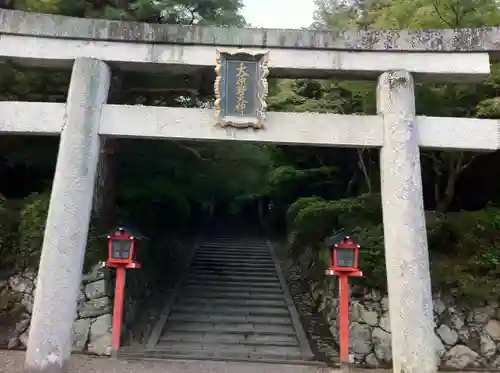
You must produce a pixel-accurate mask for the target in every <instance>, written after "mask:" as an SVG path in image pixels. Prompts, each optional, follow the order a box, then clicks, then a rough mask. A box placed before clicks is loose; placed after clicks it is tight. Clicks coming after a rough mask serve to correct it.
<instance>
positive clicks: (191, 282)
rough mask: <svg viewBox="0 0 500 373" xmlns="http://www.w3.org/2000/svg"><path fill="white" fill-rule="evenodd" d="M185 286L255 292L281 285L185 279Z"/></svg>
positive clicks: (276, 287) (278, 287)
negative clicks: (220, 287)
mask: <svg viewBox="0 0 500 373" xmlns="http://www.w3.org/2000/svg"><path fill="white" fill-rule="evenodd" d="M186 284H187V285H200V284H204V285H206V286H208V287H210V286H227V287H228V288H232V287H246V288H247V289H252V290H256V289H257V288H273V289H279V290H280V291H282V289H281V284H280V283H279V282H277V281H270V282H258V281H241V280H238V281H236V280H219V281H217V280H208V279H201V278H199V277H193V278H189V277H188V278H187V279H186Z"/></svg>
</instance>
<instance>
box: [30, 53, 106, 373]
mask: <svg viewBox="0 0 500 373" xmlns="http://www.w3.org/2000/svg"><path fill="white" fill-rule="evenodd" d="M109 81H110V70H109V68H108V66H107V65H106V64H105V63H104V62H102V61H98V60H95V59H90V58H82V59H77V60H76V61H75V63H74V65H73V72H72V75H71V82H70V87H69V92H68V101H67V104H66V122H65V125H64V127H63V129H62V132H61V139H60V143H59V153H58V156H57V164H56V170H55V175H54V181H53V185H52V194H51V197H50V207H49V212H48V216H47V222H46V227H45V235H44V239H43V247H42V255H41V259H40V269H39V273H38V280H37V287H36V296H35V302H34V307H33V317H32V319H31V327H30V333H29V341H28V350H27V353H26V362H25V372H29V373H67V372H68V371H69V359H70V355H71V344H72V328H73V322H74V320H75V315H76V303H77V295H78V292H79V288H80V281H81V276H82V268H83V261H84V256H85V247H86V244H87V233H88V229H89V220H90V211H91V207H92V194H93V191H94V179H95V174H96V166H97V161H98V157H99V135H98V128H99V122H100V120H101V111H102V106H103V104H105V103H106V101H107V97H108V90H109Z"/></svg>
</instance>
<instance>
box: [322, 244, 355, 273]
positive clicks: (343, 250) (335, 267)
mask: <svg viewBox="0 0 500 373" xmlns="http://www.w3.org/2000/svg"><path fill="white" fill-rule="evenodd" d="M358 258H359V245H358V244H357V243H356V242H355V241H354V239H353V238H352V237H350V236H344V237H343V238H341V239H340V241H339V242H337V243H335V244H333V245H332V246H331V247H330V263H329V269H328V274H329V275H334V274H336V273H345V274H349V275H351V276H353V275H355V274H356V273H359V268H358Z"/></svg>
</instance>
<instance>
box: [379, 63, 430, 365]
mask: <svg viewBox="0 0 500 373" xmlns="http://www.w3.org/2000/svg"><path fill="white" fill-rule="evenodd" d="M377 110H378V114H379V115H380V116H381V117H382V118H383V123H384V146H383V148H382V149H381V152H380V178H381V194H382V209H383V222H384V239H385V261H386V268H387V283H388V290H389V312H390V321H391V330H392V355H393V364H394V366H393V371H394V372H395V373H403V372H404V373H434V372H436V371H437V364H436V363H437V361H436V355H435V347H434V341H435V339H434V319H433V309H432V292H431V278H430V272H429V253H428V249H427V232H426V228H425V215H424V204H423V195H422V175H421V169H420V149H419V143H418V142H419V140H418V128H416V123H415V96H414V84H413V77H412V76H411V74H410V73H408V72H406V71H392V72H386V73H383V74H382V75H381V76H380V78H379V81H378V87H377Z"/></svg>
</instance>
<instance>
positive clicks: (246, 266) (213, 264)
mask: <svg viewBox="0 0 500 373" xmlns="http://www.w3.org/2000/svg"><path fill="white" fill-rule="evenodd" d="M191 268H220V269H228V270H235V269H238V270H242V271H243V270H244V271H247V272H259V271H264V272H276V267H275V266H274V264H273V265H262V264H259V263H257V264H253V263H233V262H225V261H216V260H214V261H206V260H204V261H200V260H197V261H194V262H193V263H191Z"/></svg>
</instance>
